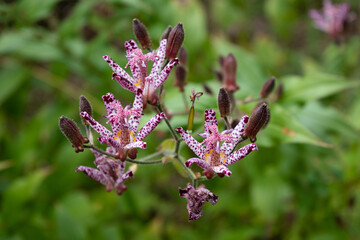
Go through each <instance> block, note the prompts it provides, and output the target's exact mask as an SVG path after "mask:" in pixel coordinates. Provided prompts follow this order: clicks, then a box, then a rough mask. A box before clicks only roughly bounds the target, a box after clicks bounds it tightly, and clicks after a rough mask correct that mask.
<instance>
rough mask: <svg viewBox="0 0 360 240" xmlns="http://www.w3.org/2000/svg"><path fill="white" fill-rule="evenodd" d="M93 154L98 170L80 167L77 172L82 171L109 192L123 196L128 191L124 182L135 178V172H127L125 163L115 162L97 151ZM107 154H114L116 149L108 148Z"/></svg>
mask: <svg viewBox="0 0 360 240" xmlns="http://www.w3.org/2000/svg"><path fill="white" fill-rule="evenodd" d="M92 152H93V154H94V155H95V161H94V164H95V166H96V168H91V167H86V166H79V167H77V168H76V171H81V172H83V173H85V174H86V175H87V176H89V177H90V178H92V179H94V180H96V181H98V182H100V183H102V184H104V185H105V186H106V190H107V191H108V192H110V191H112V190H113V189H115V190H116V193H117V194H119V195H121V194H122V193H123V192H124V191H125V190H126V189H127V187H126V186H125V184H124V181H125V180H127V179H129V178H132V177H133V176H134V173H133V171H131V170H130V171H127V172H125V164H126V162H125V161H124V162H123V161H115V160H112V159H110V158H108V157H107V156H106V155H101V154H99V153H98V152H96V151H92ZM107 152H108V153H114V152H115V149H114V148H113V147H108V148H107Z"/></svg>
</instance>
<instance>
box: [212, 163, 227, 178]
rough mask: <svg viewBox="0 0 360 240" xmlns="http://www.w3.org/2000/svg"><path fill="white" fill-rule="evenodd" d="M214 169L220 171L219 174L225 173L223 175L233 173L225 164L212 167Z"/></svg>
mask: <svg viewBox="0 0 360 240" xmlns="http://www.w3.org/2000/svg"><path fill="white" fill-rule="evenodd" d="M212 169H213V170H214V172H216V173H219V174H223V175H225V176H227V177H230V175H231V171H230V170H229V169H228V168H227V167H225V166H224V165H220V166H216V167H212Z"/></svg>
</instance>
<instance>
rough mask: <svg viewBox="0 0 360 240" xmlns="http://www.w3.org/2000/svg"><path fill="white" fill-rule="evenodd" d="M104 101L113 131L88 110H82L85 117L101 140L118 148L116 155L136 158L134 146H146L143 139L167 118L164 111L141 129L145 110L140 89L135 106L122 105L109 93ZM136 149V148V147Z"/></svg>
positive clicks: (123, 158) (121, 157)
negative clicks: (140, 125) (96, 119)
mask: <svg viewBox="0 0 360 240" xmlns="http://www.w3.org/2000/svg"><path fill="white" fill-rule="evenodd" d="M102 98H103V101H104V104H105V107H106V110H107V114H108V115H107V116H105V117H106V118H107V119H108V121H107V123H110V125H111V128H112V132H111V131H110V130H108V129H107V128H105V127H104V126H103V125H101V124H100V123H98V122H97V121H95V120H94V119H93V118H92V117H91V116H90V115H89V114H88V113H87V112H81V116H82V117H83V119H84V120H85V121H86V122H88V123H89V125H90V126H91V127H92V128H93V129H94V130H95V131H97V132H98V133H99V134H100V137H99V141H100V142H101V143H106V144H107V145H109V146H112V147H114V148H115V149H116V150H117V153H116V157H117V158H119V159H121V160H125V159H126V155H127V154H128V153H129V157H131V158H136V151H131V150H132V149H134V148H142V149H144V148H146V143H145V142H143V141H142V140H143V139H144V138H145V137H146V136H147V135H148V134H149V133H150V132H151V131H152V130H154V128H155V127H156V126H157V125H158V124H159V123H160V121H161V119H163V118H165V117H166V116H165V114H164V113H159V114H157V115H155V116H154V117H152V118H151V119H150V120H149V121H148V122H147V123H146V124H145V125H144V126H143V127H142V128H141V129H140V130H139V131H138V127H139V124H140V119H141V117H142V111H143V100H142V99H143V94H142V90H141V89H138V90H137V93H136V96H135V100H134V103H133V107H132V108H130V106H126V107H125V108H123V107H122V105H121V103H120V102H119V101H117V100H115V98H114V95H113V94H111V93H107V94H106V95H104V96H103V97H102ZM134 150H135V149H134Z"/></svg>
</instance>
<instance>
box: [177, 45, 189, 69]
mask: <svg viewBox="0 0 360 240" xmlns="http://www.w3.org/2000/svg"><path fill="white" fill-rule="evenodd" d="M187 59H188V54H187V52H186V50H185V48H184V47H181V48H180V51H179V62H180V64H181V65H186V64H187Z"/></svg>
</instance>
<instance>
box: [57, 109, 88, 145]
mask: <svg viewBox="0 0 360 240" xmlns="http://www.w3.org/2000/svg"><path fill="white" fill-rule="evenodd" d="M59 127H60V130H61V132H62V133H63V134H64V135H65V137H66V138H67V139H68V140H69V141H70V142H71V144H72V146H73V147H74V148H75V152H82V151H84V148H83V143H88V142H89V140H88V139H87V138H86V137H83V136H82V135H81V133H80V130H79V128H78V127H77V126H76V123H75V122H74V121H73V120H71V119H69V118H67V117H64V116H61V117H60V121H59Z"/></svg>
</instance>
